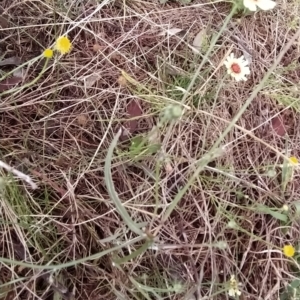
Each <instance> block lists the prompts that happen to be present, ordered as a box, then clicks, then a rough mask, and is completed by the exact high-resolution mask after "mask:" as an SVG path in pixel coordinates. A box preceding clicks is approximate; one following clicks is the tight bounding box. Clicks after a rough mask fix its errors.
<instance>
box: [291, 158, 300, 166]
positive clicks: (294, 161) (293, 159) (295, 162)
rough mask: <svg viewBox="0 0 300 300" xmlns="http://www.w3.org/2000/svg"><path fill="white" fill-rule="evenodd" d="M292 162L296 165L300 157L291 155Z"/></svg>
mask: <svg viewBox="0 0 300 300" xmlns="http://www.w3.org/2000/svg"><path fill="white" fill-rule="evenodd" d="M290 162H291V163H292V164H294V165H297V164H298V158H297V157H295V156H292V157H290Z"/></svg>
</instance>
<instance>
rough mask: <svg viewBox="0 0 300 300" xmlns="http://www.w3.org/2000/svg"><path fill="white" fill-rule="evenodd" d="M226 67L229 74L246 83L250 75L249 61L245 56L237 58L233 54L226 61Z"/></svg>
mask: <svg viewBox="0 0 300 300" xmlns="http://www.w3.org/2000/svg"><path fill="white" fill-rule="evenodd" d="M224 65H225V66H226V68H227V73H228V74H229V75H230V76H232V77H233V78H234V79H235V80H236V81H240V80H244V81H246V80H247V78H246V75H249V74H250V69H249V67H248V61H247V60H245V58H244V56H241V57H239V58H235V57H234V54H233V53H231V54H230V55H229V56H228V57H227V58H226V60H225V62H224Z"/></svg>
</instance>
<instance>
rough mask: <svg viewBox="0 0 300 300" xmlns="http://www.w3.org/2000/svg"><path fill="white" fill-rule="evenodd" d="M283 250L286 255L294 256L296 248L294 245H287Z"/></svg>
mask: <svg viewBox="0 0 300 300" xmlns="http://www.w3.org/2000/svg"><path fill="white" fill-rule="evenodd" d="M282 251H283V253H284V255H285V256H286V257H293V256H294V255H295V251H296V250H295V248H294V247H293V246H292V245H285V246H284V247H283V249H282Z"/></svg>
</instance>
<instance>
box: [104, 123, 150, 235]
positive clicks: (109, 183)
mask: <svg viewBox="0 0 300 300" xmlns="http://www.w3.org/2000/svg"><path fill="white" fill-rule="evenodd" d="M121 134H122V130H121V129H120V130H119V131H118V133H117V134H116V135H115V137H114V139H113V140H112V142H111V144H110V146H109V148H108V151H107V155H106V158H105V165H104V181H105V184H106V187H107V191H108V194H109V196H110V198H111V200H112V201H113V202H114V204H115V206H116V209H117V211H118V212H119V214H120V215H121V217H122V218H123V221H124V222H125V224H126V225H127V226H128V227H129V228H130V230H132V231H133V232H135V233H136V234H138V235H140V236H145V234H144V232H143V231H142V230H141V229H140V227H139V226H138V224H136V223H135V222H134V221H133V220H132V219H131V217H130V216H129V214H128V212H127V210H126V209H125V207H124V206H123V204H122V202H121V200H120V199H119V196H118V194H117V192H116V190H115V187H114V183H113V180H112V175H111V161H112V156H113V153H114V149H115V147H116V146H117V143H118V140H119V138H120V136H121Z"/></svg>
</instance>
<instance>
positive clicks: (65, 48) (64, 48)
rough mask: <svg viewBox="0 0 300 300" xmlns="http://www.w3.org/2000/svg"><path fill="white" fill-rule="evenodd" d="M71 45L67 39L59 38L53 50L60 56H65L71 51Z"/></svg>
mask: <svg viewBox="0 0 300 300" xmlns="http://www.w3.org/2000/svg"><path fill="white" fill-rule="evenodd" d="M71 48H72V43H71V42H70V40H69V38H68V37H66V36H60V37H59V38H58V39H57V40H56V44H55V49H56V50H57V51H59V52H60V53H61V54H66V53H68V52H70V51H71Z"/></svg>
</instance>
